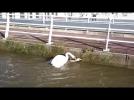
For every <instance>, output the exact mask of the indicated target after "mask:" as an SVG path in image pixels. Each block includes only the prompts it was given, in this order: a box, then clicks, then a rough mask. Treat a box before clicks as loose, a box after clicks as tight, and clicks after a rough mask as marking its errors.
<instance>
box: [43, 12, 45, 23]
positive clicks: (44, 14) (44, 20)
mask: <svg viewBox="0 0 134 100" xmlns="http://www.w3.org/2000/svg"><path fill="white" fill-rule="evenodd" d="M43 24H45V13H43Z"/></svg>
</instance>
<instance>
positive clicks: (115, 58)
mask: <svg viewBox="0 0 134 100" xmlns="http://www.w3.org/2000/svg"><path fill="white" fill-rule="evenodd" d="M0 50H4V51H7V52H13V53H19V54H25V55H35V56H42V57H44V58H45V59H46V60H50V59H51V58H53V57H54V56H55V55H57V54H63V53H65V52H72V53H73V54H74V55H76V56H77V57H80V58H81V59H82V62H84V63H89V64H99V65H110V66H116V67H125V68H132V69H134V67H133V66H134V55H129V54H119V53H111V52H103V51H101V52H100V51H96V50H94V49H93V48H86V49H82V48H81V49H80V48H70V47H65V46H64V45H63V44H58V43H57V44H55V45H51V46H50V45H46V44H41V43H40V44H39V43H24V42H15V41H13V40H0Z"/></svg>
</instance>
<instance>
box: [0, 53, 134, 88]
mask: <svg viewBox="0 0 134 100" xmlns="http://www.w3.org/2000/svg"><path fill="white" fill-rule="evenodd" d="M48 62H49V61H45V59H44V58H41V57H37V56H27V55H16V54H11V53H4V52H1V51H0V87H133V86H134V70H131V69H126V68H117V67H110V66H99V65H90V64H88V63H83V62H78V63H70V62H69V63H68V64H66V65H65V66H64V67H63V68H61V69H57V68H54V67H53V66H51V65H50V64H48Z"/></svg>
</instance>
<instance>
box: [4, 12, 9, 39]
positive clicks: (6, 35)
mask: <svg viewBox="0 0 134 100" xmlns="http://www.w3.org/2000/svg"><path fill="white" fill-rule="evenodd" d="M9 23H10V18H9V13H7V23H6V31H5V37H4V39H5V40H6V39H7V38H8V34H9Z"/></svg>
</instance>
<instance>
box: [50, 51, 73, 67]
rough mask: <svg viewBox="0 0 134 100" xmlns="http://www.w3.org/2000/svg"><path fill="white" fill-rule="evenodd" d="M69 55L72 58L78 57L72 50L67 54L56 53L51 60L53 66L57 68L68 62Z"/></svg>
mask: <svg viewBox="0 0 134 100" xmlns="http://www.w3.org/2000/svg"><path fill="white" fill-rule="evenodd" d="M69 56H70V57H71V58H72V59H76V57H75V56H74V55H73V54H72V53H70V52H67V53H66V54H65V56H64V55H56V56H55V57H54V58H53V59H52V61H51V64H52V66H54V67H56V68H61V67H62V66H63V65H64V64H65V63H67V61H68V59H69Z"/></svg>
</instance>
